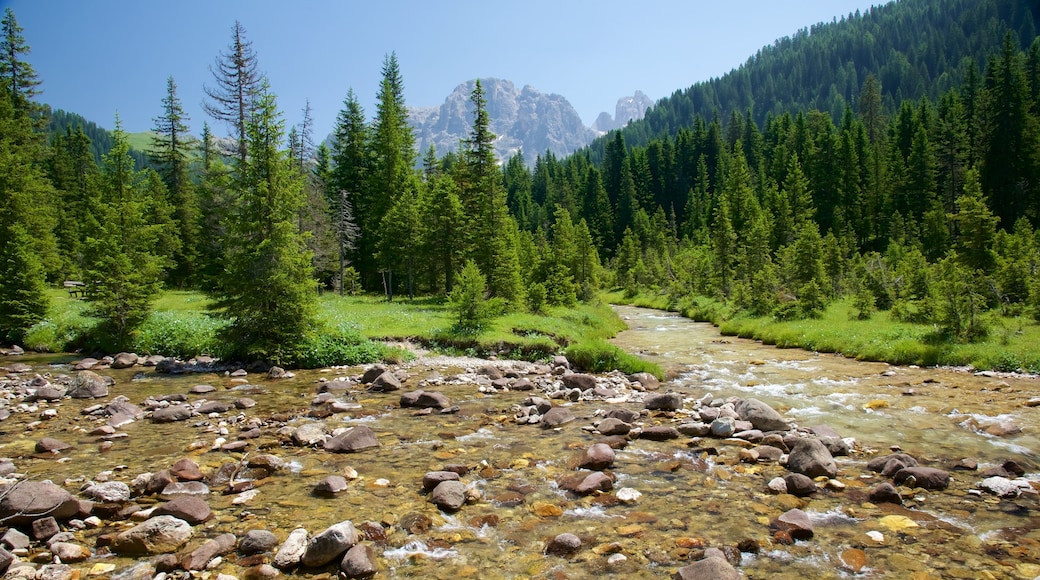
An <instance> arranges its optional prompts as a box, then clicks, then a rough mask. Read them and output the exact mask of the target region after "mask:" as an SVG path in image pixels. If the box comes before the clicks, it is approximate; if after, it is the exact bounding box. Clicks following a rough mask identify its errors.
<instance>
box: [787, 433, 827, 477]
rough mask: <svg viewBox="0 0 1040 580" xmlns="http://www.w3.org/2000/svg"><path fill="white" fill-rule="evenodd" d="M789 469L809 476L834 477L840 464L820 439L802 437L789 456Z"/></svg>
mask: <svg viewBox="0 0 1040 580" xmlns="http://www.w3.org/2000/svg"><path fill="white" fill-rule="evenodd" d="M787 469H790V470H791V471H794V472H795V473H801V474H804V475H807V476H809V477H820V476H824V475H825V476H827V477H834V476H835V475H837V474H838V465H837V464H836V463H835V462H834V457H833V456H831V452H830V451H828V450H827V447H826V446H825V445H824V444H823V443H822V442H821V441H820V440H819V439H802V440H800V441H798V443H796V444H795V446H794V447H793V448H792V449H791V453H790V454H789V455H788V456H787Z"/></svg>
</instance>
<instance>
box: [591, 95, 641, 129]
mask: <svg viewBox="0 0 1040 580" xmlns="http://www.w3.org/2000/svg"><path fill="white" fill-rule="evenodd" d="M653 104H654V102H653V101H651V100H650V97H648V96H646V95H645V94H643V91H636V94H634V95H632V96H631V97H621V98H620V99H618V101H617V106H616V107H614V116H613V117H611V116H610V113H607V112H606V111H604V112H602V113H600V114H599V117H596V120H595V122H593V123H592V130H593V131H596V132H597V133H606V132H607V131H613V130H614V129H620V128H622V127H624V126H625V125H627V124H628V122H629V121H638V120H640V119H642V118H643V117H644V116H645V115H646V110H647V109H648V108H650V107H652V106H653Z"/></svg>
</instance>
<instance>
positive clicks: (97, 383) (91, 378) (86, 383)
mask: <svg viewBox="0 0 1040 580" xmlns="http://www.w3.org/2000/svg"><path fill="white" fill-rule="evenodd" d="M65 395H66V396H68V397H72V398H73V399H96V398H99V397H107V396H108V381H106V380H105V378H104V377H102V376H101V375H99V374H97V373H95V372H94V371H80V372H78V373H76V378H74V379H73V380H72V384H71V385H69V388H68V390H67V391H65Z"/></svg>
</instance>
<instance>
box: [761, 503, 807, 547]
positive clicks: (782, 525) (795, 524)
mask: <svg viewBox="0 0 1040 580" xmlns="http://www.w3.org/2000/svg"><path fill="white" fill-rule="evenodd" d="M770 527H771V528H773V529H774V530H779V531H782V532H787V533H788V534H790V535H791V537H792V538H794V539H796V540H808V539H810V538H812V537H813V525H812V521H811V520H810V519H809V514H807V513H805V512H803V511H802V510H800V509H797V508H795V509H792V510H788V511H786V512H784V513H782V514H780V516H779V517H777V518H776V519H775V520H773V523H772V524H771V525H770Z"/></svg>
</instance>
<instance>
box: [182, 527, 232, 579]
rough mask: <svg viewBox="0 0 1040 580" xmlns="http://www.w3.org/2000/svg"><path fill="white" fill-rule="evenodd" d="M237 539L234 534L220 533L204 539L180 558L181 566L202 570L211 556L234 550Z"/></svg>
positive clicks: (214, 556)
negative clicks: (199, 544) (203, 541)
mask: <svg viewBox="0 0 1040 580" xmlns="http://www.w3.org/2000/svg"><path fill="white" fill-rule="evenodd" d="M237 541H238V539H237V538H235V535H234V534H221V535H219V536H217V537H215V538H213V539H210V540H206V542H205V543H203V544H202V545H201V546H199V547H198V548H195V549H194V550H192V551H191V553H190V554H188V555H187V556H185V557H184V559H183V560H181V567H182V568H184V569H185V570H202V569H204V568H205V567H206V564H208V563H209V562H210V560H212V559H213V558H216V557H217V556H222V555H224V554H227V553H228V552H230V551H231V550H234V549H235V543H236V542H237Z"/></svg>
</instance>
